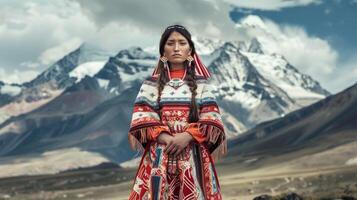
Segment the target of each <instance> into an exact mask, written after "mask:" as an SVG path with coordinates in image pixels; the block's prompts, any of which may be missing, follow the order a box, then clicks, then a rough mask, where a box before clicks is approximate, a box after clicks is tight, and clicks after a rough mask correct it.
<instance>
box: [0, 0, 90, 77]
mask: <svg viewBox="0 0 357 200" xmlns="http://www.w3.org/2000/svg"><path fill="white" fill-rule="evenodd" d="M0 13H1V14H0V44H1V45H0V52H1V54H0V68H1V69H3V70H2V72H8V73H10V74H9V76H12V77H13V78H12V80H17V79H18V78H16V77H20V76H22V75H15V76H13V74H16V73H18V72H19V71H21V72H22V71H27V70H29V71H28V72H29V74H32V73H34V72H35V71H34V70H32V69H34V68H37V69H38V70H37V71H39V72H41V71H42V70H44V67H46V66H45V65H46V64H48V63H50V62H51V61H54V59H55V58H58V57H62V56H63V55H64V54H67V53H68V52H64V51H65V50H66V49H67V50H70V51H72V50H73V49H69V48H66V44H68V43H73V41H76V40H83V41H84V40H87V39H88V38H90V37H91V35H92V34H94V33H95V32H96V26H95V24H94V23H93V22H92V21H91V20H89V19H88V17H87V16H86V15H84V14H83V13H82V12H80V6H79V4H78V3H76V2H71V1H66V0H64V1H62V0H61V1H60V0H54V1H41V2H39V1H27V2H24V1H20V0H14V1H10V2H7V3H4V2H0ZM53 48H55V49H53ZM56 49H57V50H56ZM60 49H62V51H61V50H60ZM51 53H52V55H50V54H51ZM14 69H17V70H18V71H15V70H14ZM20 80H21V82H22V80H23V79H20Z"/></svg>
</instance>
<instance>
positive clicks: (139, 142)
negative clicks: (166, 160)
mask: <svg viewBox="0 0 357 200" xmlns="http://www.w3.org/2000/svg"><path fill="white" fill-rule="evenodd" d="M162 131H165V132H167V133H170V132H169V128H168V127H167V126H149V127H145V128H140V129H137V130H135V131H129V136H128V138H129V143H130V146H131V148H132V149H133V150H139V151H143V150H144V146H143V143H148V142H149V141H153V140H156V139H157V137H158V136H159V134H160V133H161V132H162Z"/></svg>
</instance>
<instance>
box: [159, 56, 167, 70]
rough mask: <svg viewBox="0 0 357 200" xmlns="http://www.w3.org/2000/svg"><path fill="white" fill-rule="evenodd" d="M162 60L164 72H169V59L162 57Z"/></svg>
mask: <svg viewBox="0 0 357 200" xmlns="http://www.w3.org/2000/svg"><path fill="white" fill-rule="evenodd" d="M160 60H161V61H162V62H163V63H164V70H168V69H169V66H168V64H167V58H166V57H165V56H162V57H161V58H160Z"/></svg>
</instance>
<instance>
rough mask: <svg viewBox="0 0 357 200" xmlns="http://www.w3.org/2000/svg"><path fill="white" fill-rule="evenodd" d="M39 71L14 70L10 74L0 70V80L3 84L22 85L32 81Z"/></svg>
mask: <svg viewBox="0 0 357 200" xmlns="http://www.w3.org/2000/svg"><path fill="white" fill-rule="evenodd" d="M39 73H40V71H36V70H18V69H14V70H12V71H11V72H10V71H6V70H5V69H3V68H0V80H1V81H3V82H5V83H24V82H27V81H30V80H32V79H34V78H35V77H36V76H37V75H38V74H39Z"/></svg>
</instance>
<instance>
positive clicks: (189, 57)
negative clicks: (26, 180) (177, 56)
mask: <svg viewBox="0 0 357 200" xmlns="http://www.w3.org/2000/svg"><path fill="white" fill-rule="evenodd" d="M187 60H188V66H189V67H191V63H192V61H193V58H192V56H191V55H190V56H188V57H187Z"/></svg>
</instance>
